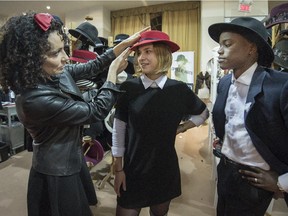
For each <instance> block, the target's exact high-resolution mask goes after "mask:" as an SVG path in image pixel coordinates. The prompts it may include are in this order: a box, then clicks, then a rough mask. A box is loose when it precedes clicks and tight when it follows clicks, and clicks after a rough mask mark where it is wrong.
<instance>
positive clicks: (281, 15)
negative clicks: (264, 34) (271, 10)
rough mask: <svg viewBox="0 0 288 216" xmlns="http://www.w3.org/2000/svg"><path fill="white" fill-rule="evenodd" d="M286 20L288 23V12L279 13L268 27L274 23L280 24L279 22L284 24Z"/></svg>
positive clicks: (270, 20)
mask: <svg viewBox="0 0 288 216" xmlns="http://www.w3.org/2000/svg"><path fill="white" fill-rule="evenodd" d="M284 20H287V22H288V12H287V11H283V12H281V13H278V14H277V15H276V16H273V17H271V18H270V19H269V20H268V22H267V24H266V25H270V24H273V23H278V22H282V21H284Z"/></svg>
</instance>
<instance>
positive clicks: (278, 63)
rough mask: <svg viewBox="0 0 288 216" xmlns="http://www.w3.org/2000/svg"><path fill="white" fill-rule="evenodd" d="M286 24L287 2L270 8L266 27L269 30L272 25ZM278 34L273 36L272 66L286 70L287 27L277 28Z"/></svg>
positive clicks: (287, 60)
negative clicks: (273, 57)
mask: <svg viewBox="0 0 288 216" xmlns="http://www.w3.org/2000/svg"><path fill="white" fill-rule="evenodd" d="M283 23H287V24H288V3H284V4H280V5H277V6H276V7H274V8H272V9H271V12H270V14H269V17H268V19H267V21H266V28H267V29H268V31H269V30H271V27H273V26H280V27H282V26H281V24H283ZM279 29H280V31H279V34H278V35H277V38H275V45H274V46H273V51H274V56H275V59H274V62H273V63H274V67H275V68H276V69H278V70H281V71H285V72H288V29H285V28H284V29H283V28H282V29H281V28H279Z"/></svg>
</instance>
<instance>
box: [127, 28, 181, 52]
mask: <svg viewBox="0 0 288 216" xmlns="http://www.w3.org/2000/svg"><path fill="white" fill-rule="evenodd" d="M156 42H162V43H165V44H167V45H168V46H169V47H170V49H171V52H176V51H177V50H179V49H180V47H179V46H178V45H177V44H176V43H174V42H173V41H171V40H170V38H169V36H168V35H167V34H166V33H164V32H161V31H157V30H151V31H145V32H143V33H142V34H141V36H140V39H139V41H138V42H137V43H135V44H134V45H133V46H132V47H131V50H133V51H135V50H136V48H138V47H139V46H142V45H145V44H149V43H156Z"/></svg>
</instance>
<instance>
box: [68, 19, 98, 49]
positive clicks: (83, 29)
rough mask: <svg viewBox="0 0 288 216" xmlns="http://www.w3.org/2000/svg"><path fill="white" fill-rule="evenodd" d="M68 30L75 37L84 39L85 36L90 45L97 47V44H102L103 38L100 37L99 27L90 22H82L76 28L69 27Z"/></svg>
mask: <svg viewBox="0 0 288 216" xmlns="http://www.w3.org/2000/svg"><path fill="white" fill-rule="evenodd" d="M68 32H69V33H70V34H71V35H72V36H73V37H75V38H79V40H83V38H81V36H82V37H84V38H85V39H86V40H87V41H88V43H89V45H91V46H94V47H96V46H97V44H98V45H99V44H102V42H101V40H100V39H99V38H98V30H97V28H96V27H95V26H94V25H92V24H91V23H89V22H84V23H81V24H80V25H79V26H78V27H77V28H76V29H69V30H68Z"/></svg>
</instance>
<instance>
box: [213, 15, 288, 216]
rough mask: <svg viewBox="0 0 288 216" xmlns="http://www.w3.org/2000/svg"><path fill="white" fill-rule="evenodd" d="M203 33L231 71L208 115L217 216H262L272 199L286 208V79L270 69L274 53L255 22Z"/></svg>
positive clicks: (223, 25) (216, 27)
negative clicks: (216, 147)
mask: <svg viewBox="0 0 288 216" xmlns="http://www.w3.org/2000/svg"><path fill="white" fill-rule="evenodd" d="M208 31H209V34H210V36H211V38H212V39H213V40H215V41H216V42H218V43H219V45H220V48H219V50H218V54H219V56H218V63H219V64H220V67H221V68H222V69H229V70H232V73H231V74H228V75H226V76H224V77H223V78H222V79H221V80H220V82H219V84H218V87H217V99H216V101H215V104H214V107H213V111H212V114H213V116H212V117H213V123H214V127H215V133H216V136H217V137H218V138H219V141H218V142H220V143H222V149H221V154H222V155H221V156H220V157H221V159H220V163H219V164H218V166H217V173H218V182H217V191H218V203H217V216H232V215H233V216H243V215H245V216H263V215H264V214H265V212H266V210H267V208H268V206H269V204H270V202H271V199H272V198H273V196H275V197H276V196H277V197H278V196H282V197H283V196H285V200H286V202H287V203H288V194H287V192H288V157H287V155H288V146H287V140H288V100H287V98H288V74H287V73H282V72H278V71H275V70H272V69H270V66H271V64H272V62H273V59H274V53H273V50H272V48H271V47H270V45H269V44H268V42H267V41H268V33H267V31H266V29H265V27H264V25H263V23H261V22H260V21H258V20H256V19H254V18H250V17H238V18H235V19H234V20H232V21H231V22H230V23H217V24H213V25H211V26H210V27H209V30H208Z"/></svg>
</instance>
